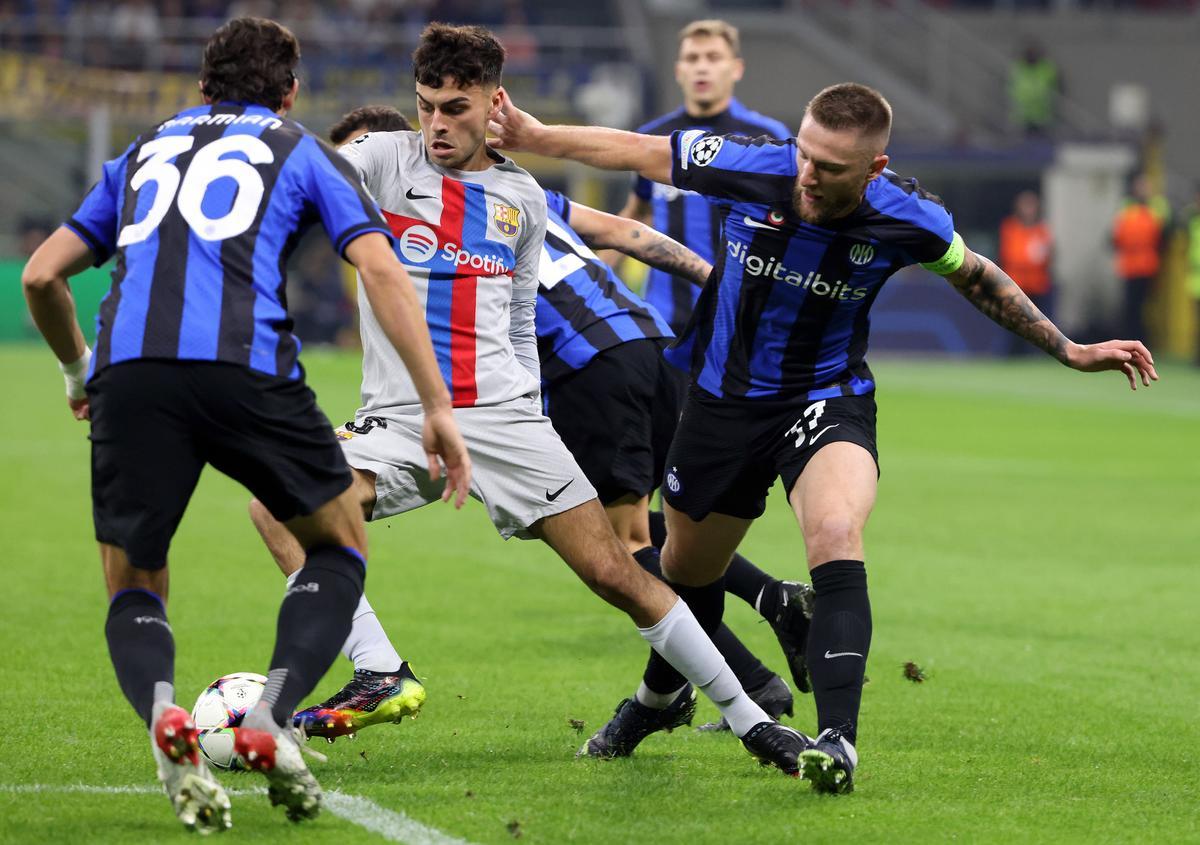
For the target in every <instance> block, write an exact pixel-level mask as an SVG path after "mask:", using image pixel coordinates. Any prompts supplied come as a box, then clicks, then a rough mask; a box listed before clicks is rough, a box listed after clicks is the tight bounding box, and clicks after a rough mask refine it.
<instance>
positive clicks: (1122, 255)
mask: <svg viewBox="0 0 1200 845" xmlns="http://www.w3.org/2000/svg"><path fill="white" fill-rule="evenodd" d="M1109 234H1110V244H1111V247H1112V260H1113V270H1114V272H1115V273H1116V276H1117V279H1118V280H1119V283H1120V292H1121V297H1120V304H1119V306H1118V308H1117V309H1116V311H1115V313H1116V315H1117V319H1116V324H1115V325H1112V326H1106V327H1103V331H1104V333H1106V334H1112V335H1115V336H1119V337H1122V338H1136V339H1139V340H1145V341H1147V342H1148V343H1151V342H1154V341H1156V340H1158V338H1156V337H1155V330H1154V325H1153V322H1152V321H1151V320H1149V305H1150V302H1151V300H1152V298H1154V297H1155V296H1161V295H1163V294H1164V293H1165V290H1164V286H1165V284H1166V272H1167V269H1168V267H1167V255H1168V251H1169V250H1170V248H1171V246H1172V244H1173V243H1174V244H1178V248H1179V250H1180V252H1181V253H1182V265H1183V274H1184V277H1185V280H1186V289H1187V293H1188V296H1189V298H1190V299H1191V301H1192V307H1193V308H1194V309H1195V311H1196V325H1197V326H1198V327H1200V184H1197V185H1196V186H1195V191H1194V195H1193V197H1192V199H1191V201H1190V202H1189V203H1188V204H1187V205H1185V206H1184V207H1182V208H1181V209H1178V210H1173V209H1172V208H1171V205H1170V203H1169V202H1168V200H1167V198H1166V196H1165V195H1164V194H1163V193H1162V192H1161V191H1158V190H1156V188H1155V185H1154V180H1152V179H1151V178H1150V177H1149V176H1148V175H1147V174H1145V173H1137V174H1135V175H1134V176H1133V178H1132V179H1131V180H1130V183H1129V189H1128V191H1127V194H1126V197H1125V199H1124V201H1123V202H1122V204H1121V208H1120V209H1119V210H1118V211H1117V214H1116V216H1115V217H1114V218H1113V220H1112V227H1111V231H1110V233H1109ZM998 258H999V264H1000V266H1001V267H1002V268H1003V269H1004V271H1005V272H1006V273H1008V275H1009V276H1011V277H1012V279H1013V281H1015V282H1016V283H1017V284H1018V285H1019V286H1020V287H1021V289H1022V290H1023V291H1025V293H1026V294H1028V296H1029V298H1030V299H1031V300H1033V302H1034V304H1035V305H1036V306H1037V307H1038V308H1039V309H1040V310H1041V311H1042V312H1043V313H1044V314H1046V315H1047V316H1049V317H1050V318H1051V319H1053V318H1054V293H1055V291H1054V235H1053V232H1052V231H1051V229H1050V226H1049V224H1048V223H1047V222H1046V220H1045V219H1044V218H1043V216H1042V203H1041V197H1040V196H1039V195H1038V193H1037V192H1036V191H1032V190H1026V191H1022V192H1020V193H1019V194H1017V196H1016V197H1015V198H1014V200H1013V208H1012V214H1010V215H1009V216H1008V217H1006V218H1005V219H1004V220H1003V221H1002V222H1001V224H1000V237H999V255H998ZM1031 349H1032V347H1030V346H1029V345H1028V344H1025V343H1021V342H1018V341H1015V340H1014V342H1013V343H1012V345H1011V347H1010V354H1016V355H1019V354H1022V353H1023V352H1027V351H1029V350H1031ZM1196 350H1197V351H1196V363H1197V364H1198V365H1200V337H1197V339H1196Z"/></svg>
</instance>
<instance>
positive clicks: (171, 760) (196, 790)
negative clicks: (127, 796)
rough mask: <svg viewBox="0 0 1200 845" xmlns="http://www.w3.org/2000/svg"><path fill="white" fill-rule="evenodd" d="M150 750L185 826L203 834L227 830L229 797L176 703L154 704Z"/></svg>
mask: <svg viewBox="0 0 1200 845" xmlns="http://www.w3.org/2000/svg"><path fill="white" fill-rule="evenodd" d="M150 748H151V750H152V751H153V752H154V761H155V763H157V764H158V779H159V781H161V782H162V785H163V790H164V791H165V792H166V793H167V797H168V798H169V799H171V808H172V809H173V810H174V811H175V815H176V816H178V817H179V821H181V822H183V826H184V827H186V828H187V829H188V830H194V831H196V832H197V833H200V834H207V833H213V832H220V831H224V830H228V829H229V828H230V826H231V824H232V823H231V821H230V816H229V798H228V797H227V796H226V795H225V790H224V789H222V788H221V784H219V783H217V780H216V778H214V777H213V775H212V772H210V771H209V770H208V767H207V766H206V765H205V764H204V758H203V757H201V756H200V744H199V731H197V730H196V724H195V722H193V721H192V717H191V715H190V714H189V713H188V712H187V711H186V710H184V709H183V708H182V707H179V706H177V705H175V704H170V703H167V702H160V703H158V704H155V705H154V710H153V715H152V719H151V722H150Z"/></svg>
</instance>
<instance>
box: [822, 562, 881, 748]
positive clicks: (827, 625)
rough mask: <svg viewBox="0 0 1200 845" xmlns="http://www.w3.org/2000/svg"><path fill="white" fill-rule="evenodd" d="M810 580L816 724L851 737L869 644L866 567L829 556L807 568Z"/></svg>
mask: <svg viewBox="0 0 1200 845" xmlns="http://www.w3.org/2000/svg"><path fill="white" fill-rule="evenodd" d="M812 584H813V618H812V627H811V628H810V629H809V634H808V671H809V674H810V675H811V676H812V686H813V698H814V700H815V701H816V705H817V727H818V730H822V731H823V730H826V729H827V728H835V729H837V730H839V731H841V732H842V735H843V736H845V737H846V739H848V740H850V742H851V743H853V742H854V741H855V738H856V735H857V733H858V707H859V703H860V702H861V700H862V688H863V673H864V671H865V670H866V666H867V654H868V652H869V650H870V647H871V602H870V600H869V599H868V598H867V568H866V566H865V565H864V564H863V562H862V561H861V560H831V561H829V562H828V563H823V564H821V565H820V566H818V567H816V568H815V569H813V570H812Z"/></svg>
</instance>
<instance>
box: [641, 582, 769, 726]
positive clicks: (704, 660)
mask: <svg viewBox="0 0 1200 845" xmlns="http://www.w3.org/2000/svg"><path fill="white" fill-rule="evenodd" d="M638 633H640V634H641V635H642V638H643V639H644V640H645V641H646V642H648V643H650V647H651V648H653V649H654V650H655V651H657V652H658V653H659V654H661V655H662V656H663V658H664V659H666V661H667V662H668V663H670V664H671V665H672V666H674V667H675V670H676V671H677V672H679V674H681V675H683V676H684V677H685V678H687V679H688V680H689V681H691V682H692V686H694V687H696V688H697V689H698V690H700V691H701V692H702V693H704V694H705V695H706V696H708V697H709V698H710V699H712V702H713V704H715V705H717V709H718V710H720V711H721V715H722V716H724V717H725V720H726V721H727V722H729V727H730V728H731V729H732V730H733V732H734V734H735V735H736V736H739V737H740V736H744V735H745V734H746V733H748V732H749V731H750V729H751V728H752V727H754V726H755V725H757V724H758V723H759V722H769V721H771V717H770V716H768V715H767V714H766V713H765V712H764V711H763V709H762V708H761V707H759V706H758V705H757V704H755V703H754V701H753V700H752V699H751V698H750V696H748V695H746V691H745V690H743V689H742V685H741V684H740V683H738V679H737V676H736V675H734V674H733V670H732V669H730V668H729V666H728V665H726V663H725V658H723V657H722V656H721V652H719V651H717V647H716V646H715V645H713V642H712V640H710V639H709V638H708V635H707V634H705V633H704V629H703V628H701V627H700V623H699V622H697V621H696V617H695V616H693V615H692V611H691V608H689V607H688V606H687V603H686V602H684V600H683V599H679V600H677V601H676V602H675V604H674V605H672V607H671V609H670V610H668V611H667V615H666V616H664V617H663V618H662V619H660V620H659V621H658V622H656V623H655V624H654V625H651V626H650V627H649V628H638Z"/></svg>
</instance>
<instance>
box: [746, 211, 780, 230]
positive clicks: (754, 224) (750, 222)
mask: <svg viewBox="0 0 1200 845" xmlns="http://www.w3.org/2000/svg"><path fill="white" fill-rule="evenodd" d="M742 222H743V223H745V224H746V225H747V226H749V227H750V228H751V229H766V230H767V231H768V232H778V231H779V227H778V226H772V225H771V224H770V223H763V222H762V221H761V220H755V219H754V218H753V217H751V216H750V215H749V214H747V215H746V217H745V218H744V219H743V220H742Z"/></svg>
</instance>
